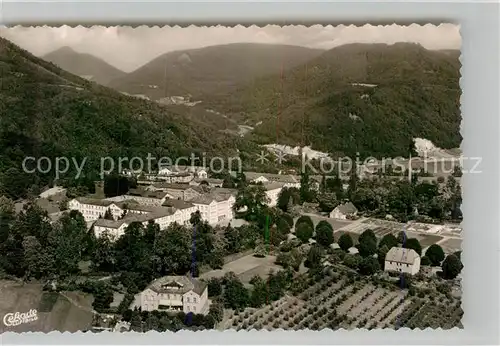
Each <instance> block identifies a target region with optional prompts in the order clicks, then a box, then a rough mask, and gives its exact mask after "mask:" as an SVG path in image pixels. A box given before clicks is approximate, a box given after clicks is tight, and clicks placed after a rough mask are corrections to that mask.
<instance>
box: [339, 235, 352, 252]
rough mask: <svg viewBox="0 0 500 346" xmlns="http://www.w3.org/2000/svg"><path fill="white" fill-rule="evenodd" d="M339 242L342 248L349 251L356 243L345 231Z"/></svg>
mask: <svg viewBox="0 0 500 346" xmlns="http://www.w3.org/2000/svg"><path fill="white" fill-rule="evenodd" d="M338 244H339V246H340V248H341V249H342V250H344V251H348V250H349V249H350V248H351V247H352V246H353V245H354V242H353V241H352V238H351V236H350V235H349V234H348V233H344V234H342V235H341V236H340V238H339V240H338Z"/></svg>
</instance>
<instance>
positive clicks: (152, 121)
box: [0, 38, 237, 198]
mask: <svg viewBox="0 0 500 346" xmlns="http://www.w3.org/2000/svg"><path fill="white" fill-rule="evenodd" d="M0 72H1V73H0V81H1V83H0V103H1V104H2V107H0V193H4V194H6V195H8V196H10V197H12V198H19V197H25V196H26V193H27V191H28V189H29V187H30V186H32V185H38V186H43V184H50V182H51V181H52V179H53V178H54V172H53V171H51V172H49V173H48V174H43V173H40V174H38V173H35V174H28V173H23V171H22V166H21V163H22V162H23V160H24V159H25V158H26V157H29V156H32V157H35V158H40V157H42V156H44V157H47V158H49V159H50V160H52V163H53V162H54V160H55V158H56V157H66V158H68V159H69V160H70V161H71V159H72V158H75V159H77V160H79V161H81V160H82V159H83V158H87V159H88V165H87V166H86V167H87V168H88V171H85V172H84V174H86V176H87V177H90V176H94V178H97V176H96V174H97V173H99V165H100V158H103V157H112V158H117V157H128V158H132V157H140V158H142V159H143V160H144V159H145V158H146V155H147V154H148V153H151V154H152V155H153V156H154V157H157V158H159V157H170V158H172V159H175V158H177V157H179V156H190V154H191V153H199V152H205V153H207V156H209V155H215V154H217V155H224V154H227V153H230V152H233V151H235V148H236V146H237V140H234V139H231V140H228V139H226V138H225V137H224V136H222V135H219V133H218V132H217V129H215V128H212V127H210V126H207V125H206V124H204V123H203V122H200V121H199V120H197V119H196V118H195V117H191V116H190V114H189V113H182V109H180V110H177V111H175V110H172V109H166V108H165V107H162V106H161V105H159V104H156V103H155V102H150V101H146V100H140V99H137V98H133V97H129V96H125V95H122V94H120V93H119V92H117V91H115V90H112V89H110V88H107V87H104V86H102V85H99V84H96V83H92V82H89V81H87V80H85V79H83V78H80V77H78V76H75V75H73V74H71V73H69V72H67V71H64V70H62V69H60V68H59V67H58V66H56V65H54V64H53V63H51V62H47V61H45V60H43V59H41V58H38V57H36V56H34V55H32V54H31V53H29V52H27V51H25V50H23V49H21V48H20V47H18V46H16V45H15V44H13V43H12V42H10V41H8V40H6V39H3V38H0ZM116 168H117V167H115V169H116ZM71 172H73V173H74V171H70V173H71Z"/></svg>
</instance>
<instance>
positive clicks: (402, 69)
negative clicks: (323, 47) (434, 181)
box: [212, 43, 462, 157]
mask: <svg viewBox="0 0 500 346" xmlns="http://www.w3.org/2000/svg"><path fill="white" fill-rule="evenodd" d="M459 78H460V62H459V59H458V56H457V55H450V54H445V53H443V52H440V51H431V50H427V49H425V48H423V47H422V46H420V45H418V44H411V43H397V44H394V45H385V44H348V45H344V46H340V47H337V48H334V49H331V50H329V51H327V52H325V53H323V54H322V55H321V56H319V57H317V58H315V59H312V60H310V61H308V62H307V63H305V64H303V65H302V66H299V67H296V68H293V69H289V70H286V71H284V72H283V74H276V75H274V76H266V77H262V78H259V79H256V80H255V81H253V82H252V83H251V84H248V85H246V86H242V87H241V88H240V89H239V90H238V91H237V92H233V93H231V94H230V95H225V96H224V97H220V98H214V100H213V101H212V103H213V107H214V108H215V109H218V110H220V111H221V112H225V113H226V114H228V116H231V117H232V118H233V119H238V120H239V121H240V122H245V123H246V124H248V125H251V126H255V130H254V132H253V139H254V140H256V141H257V142H259V143H264V144H268V143H279V144H288V145H291V146H296V145H312V147H313V148H314V149H316V150H320V151H324V152H329V153H332V154H334V155H355V153H356V152H360V153H361V155H362V156H364V157H366V156H375V157H384V156H385V157H396V156H400V155H402V156H404V155H406V154H407V147H408V142H409V140H411V139H412V138H417V137H420V138H426V139H429V140H431V141H432V142H433V143H434V144H436V145H437V146H439V147H441V148H445V149H449V148H457V147H459V146H460V143H461V140H462V138H461V135H460V123H461V115H460V108H459V107H460V93H461V92H460V85H459ZM259 122H262V124H260V125H257V124H259Z"/></svg>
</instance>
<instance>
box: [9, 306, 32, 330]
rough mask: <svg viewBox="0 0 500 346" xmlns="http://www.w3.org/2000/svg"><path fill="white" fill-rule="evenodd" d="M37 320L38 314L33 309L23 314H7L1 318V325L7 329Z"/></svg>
mask: <svg viewBox="0 0 500 346" xmlns="http://www.w3.org/2000/svg"><path fill="white" fill-rule="evenodd" d="M36 320H38V313H37V311H36V310H35V309H31V310H30V311H28V312H24V313H19V312H16V313H12V312H10V313H8V314H6V315H5V316H4V317H3V324H5V325H6V326H7V327H13V326H18V325H20V324H25V323H30V322H33V321H36Z"/></svg>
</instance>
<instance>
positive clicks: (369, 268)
mask: <svg viewBox="0 0 500 346" xmlns="http://www.w3.org/2000/svg"><path fill="white" fill-rule="evenodd" d="M358 270H359V272H360V273H361V274H363V275H373V274H375V273H376V272H377V271H379V270H380V265H379V262H378V261H377V259H375V258H373V257H366V258H363V260H362V261H361V263H359V267H358Z"/></svg>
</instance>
